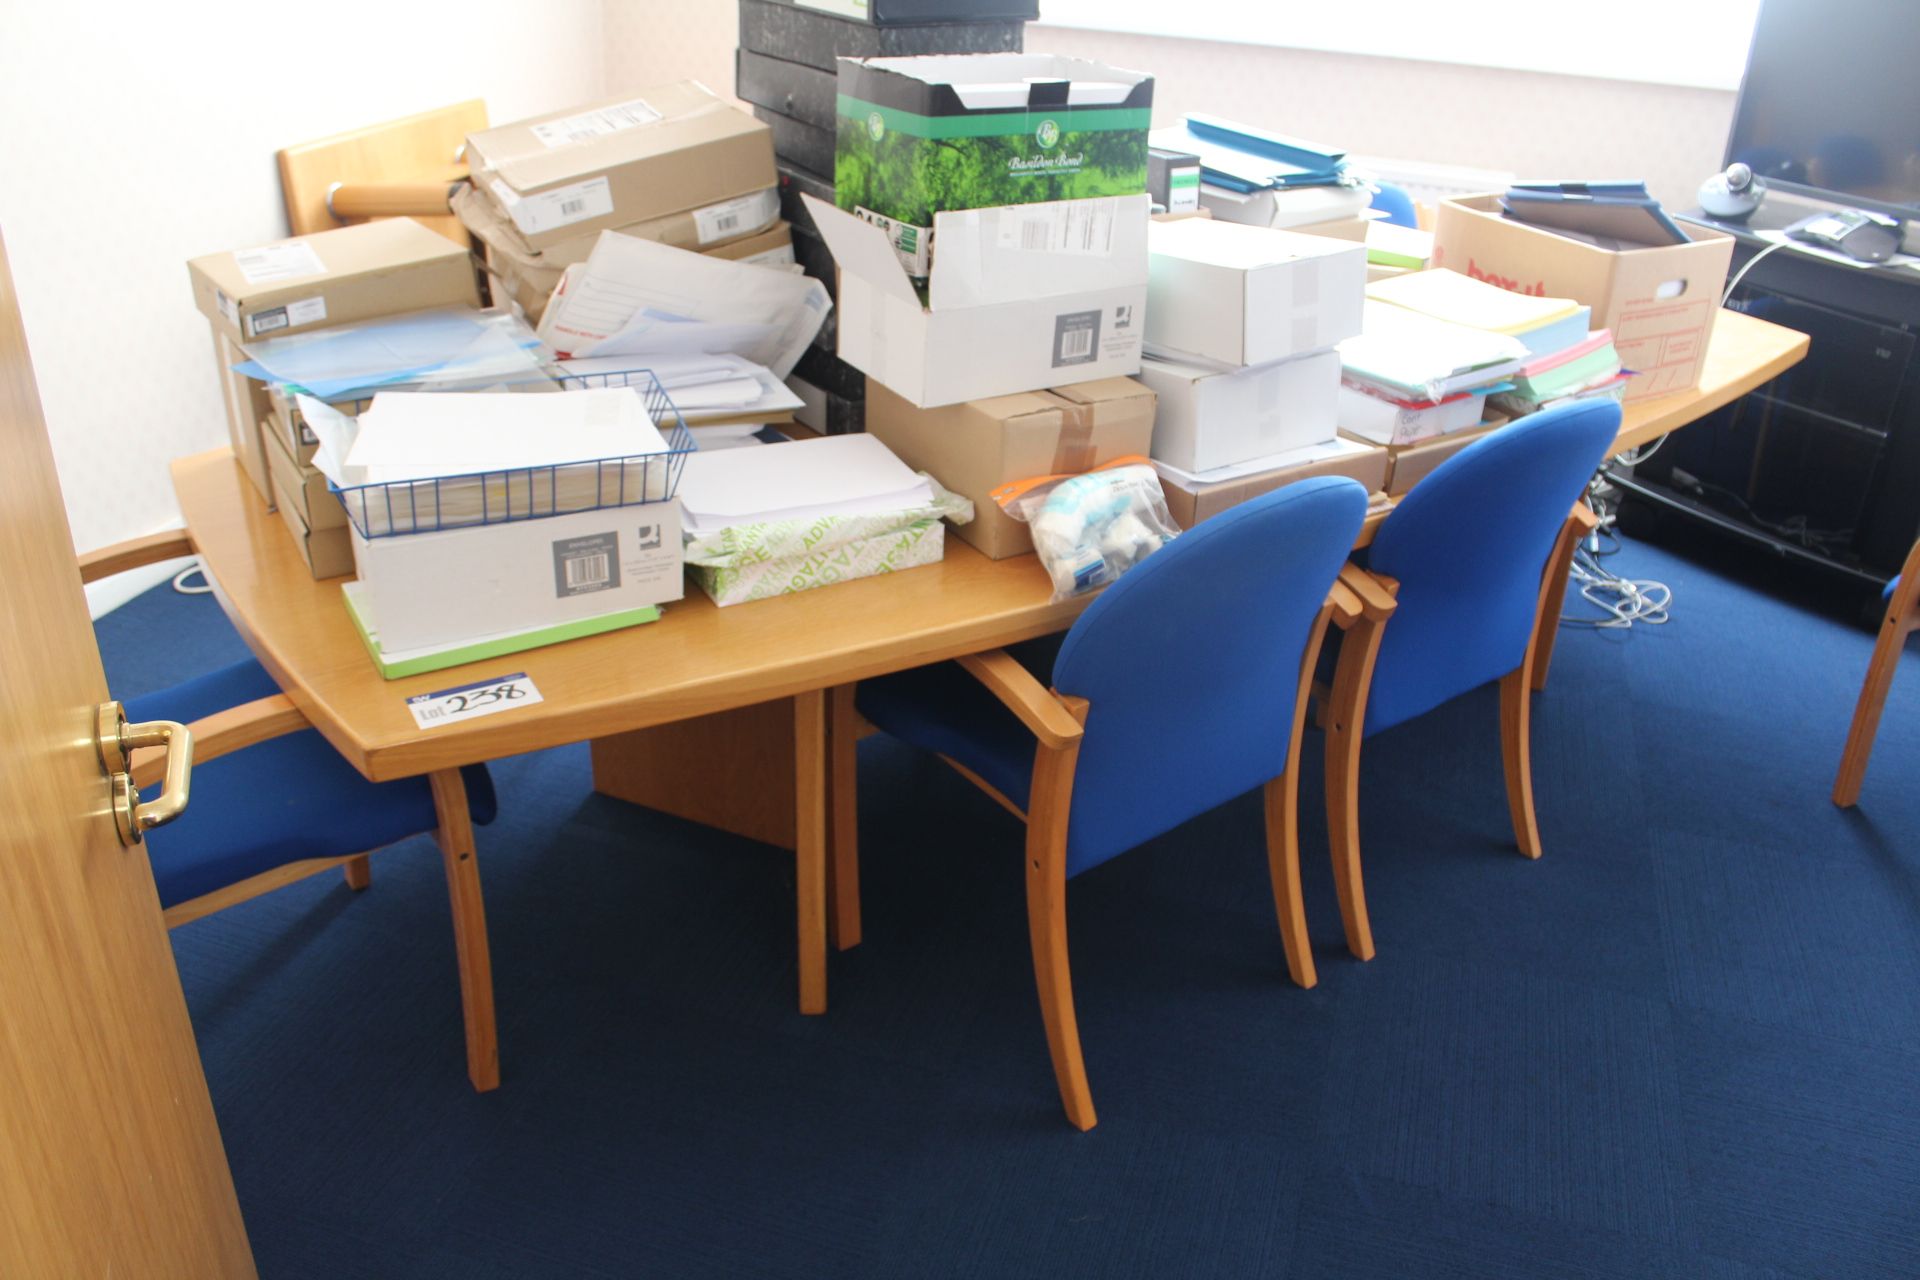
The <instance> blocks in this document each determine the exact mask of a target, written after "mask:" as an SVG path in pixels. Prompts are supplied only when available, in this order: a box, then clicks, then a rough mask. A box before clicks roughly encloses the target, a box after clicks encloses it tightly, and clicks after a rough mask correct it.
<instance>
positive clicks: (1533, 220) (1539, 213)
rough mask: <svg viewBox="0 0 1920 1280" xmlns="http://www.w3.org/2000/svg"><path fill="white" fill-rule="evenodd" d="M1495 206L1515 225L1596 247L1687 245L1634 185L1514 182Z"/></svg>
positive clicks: (1653, 202)
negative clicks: (1548, 232) (1532, 227)
mask: <svg viewBox="0 0 1920 1280" xmlns="http://www.w3.org/2000/svg"><path fill="white" fill-rule="evenodd" d="M1500 206H1501V208H1502V209H1504V210H1505V211H1506V213H1507V216H1508V217H1510V218H1514V219H1516V220H1517V221H1520V222H1526V223H1530V224H1532V225H1534V226H1537V227H1540V228H1542V229H1543V230H1547V231H1555V232H1559V233H1561V234H1566V235H1571V236H1572V237H1573V238H1574V239H1578V240H1584V241H1586V242H1588V243H1590V244H1597V245H1599V246H1601V247H1602V248H1608V249H1636V248H1648V247H1654V246H1660V245H1675V244H1686V243H1688V240H1687V237H1686V234H1685V233H1684V232H1682V231H1681V230H1680V228H1679V227H1677V226H1675V225H1674V222H1673V219H1671V218H1669V217H1668V216H1667V214H1666V211H1665V210H1664V209H1662V208H1661V207H1660V202H1659V201H1658V200H1655V199H1654V198H1653V197H1652V196H1650V195H1648V194H1647V192H1646V188H1645V187H1644V186H1643V185H1641V184H1638V183H1581V182H1563V183H1555V184H1545V183H1541V184H1537V185H1526V184H1520V183H1516V184H1514V185H1513V186H1512V187H1510V188H1509V189H1508V190H1507V194H1506V196H1505V197H1504V198H1503V199H1502V200H1501V202H1500Z"/></svg>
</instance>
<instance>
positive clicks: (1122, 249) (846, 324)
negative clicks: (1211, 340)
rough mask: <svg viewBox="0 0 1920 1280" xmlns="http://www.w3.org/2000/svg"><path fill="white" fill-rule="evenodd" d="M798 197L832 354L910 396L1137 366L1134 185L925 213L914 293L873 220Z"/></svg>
mask: <svg viewBox="0 0 1920 1280" xmlns="http://www.w3.org/2000/svg"><path fill="white" fill-rule="evenodd" d="M802 198H803V199H805V200H806V202H807V208H808V210H809V211H810V212H811V213H812V214H813V219H814V223H815V224H816V225H817V226H818V227H819V229H820V234H821V236H822V237H823V238H824V239H825V240H826V242H827V247H828V248H829V249H831V250H832V251H833V257H834V261H835V263H836V265H837V266H838V267H839V275H840V293H839V306H840V322H839V324H840V327H839V344H840V358H841V359H842V360H845V361H846V362H847V363H848V364H850V365H852V366H853V367H854V368H856V369H859V370H860V371H861V372H863V373H865V374H867V375H868V376H870V377H873V378H875V379H877V380H878V381H880V382H882V383H884V384H885V385H887V386H888V387H890V388H892V389H893V390H894V391H896V392H898V393H899V394H900V395H901V396H903V397H905V398H906V399H907V400H909V401H911V402H912V403H913V404H914V405H916V406H918V407H919V408H922V409H931V408H935V407H937V406H940V405H948V404H959V403H961V402H963V401H967V400H979V399H984V398H985V397H987V396H1003V395H1012V394H1014V393H1016V392H1021V391H1037V390H1040V389H1041V388H1044V387H1057V386H1060V385H1061V384H1063V383H1069V382H1086V381H1090V380H1092V379H1094V378H1108V377H1124V376H1127V375H1129V374H1132V373H1135V372H1137V371H1138V370H1139V368H1140V353H1141V340H1142V336H1143V333H1142V330H1143V323H1144V322H1143V318H1142V317H1143V313H1144V311H1145V309H1146V302H1147V225H1148V218H1147V210H1148V197H1147V196H1145V195H1137V196H1109V197H1103V198H1100V199H1094V200H1062V201H1056V202H1053V203H1048V204H1028V205H1012V206H1008V207H1006V208H993V209H960V210H953V211H950V212H944V213H937V214H935V215H934V243H935V244H936V245H938V246H939V247H938V250H937V251H936V252H935V254H934V260H933V269H932V273H931V275H930V277H929V280H928V286H927V299H926V301H925V302H924V303H923V302H922V301H921V298H920V295H919V293H917V292H916V291H915V289H914V287H913V282H912V280H910V279H909V278H908V276H907V272H906V268H905V267H903V266H902V265H901V263H900V259H899V258H898V257H897V256H896V255H895V254H894V251H893V247H892V245H891V244H889V243H888V241H887V237H886V233H885V232H883V231H881V230H880V228H878V227H876V226H874V225H873V224H871V223H869V222H866V221H865V220H863V219H861V218H859V217H856V216H855V215H853V214H851V213H845V212H842V211H841V210H839V209H836V208H834V207H833V206H831V205H829V204H825V203H823V202H822V201H819V200H815V199H813V198H812V197H811V196H803V197H802ZM1055 224H1057V226H1056V225H1055ZM1030 227H1037V228H1039V230H1038V231H1029V230H1028V228H1030ZM1054 231H1058V232H1059V233H1060V234H1059V235H1057V236H1055V235H1052V234H1051V233H1052V232H1054ZM1038 239H1048V241H1049V243H1050V244H1051V245H1053V246H1056V247H1049V248H1035V249H1029V248H1024V247H1022V246H1023V244H1027V243H1033V242H1035V240H1038ZM1062 244H1067V245H1068V246H1069V247H1057V246H1060V245H1062ZM1363 256H1364V255H1363ZM1355 306H1356V308H1357V306H1358V303H1357V302H1356V304H1355Z"/></svg>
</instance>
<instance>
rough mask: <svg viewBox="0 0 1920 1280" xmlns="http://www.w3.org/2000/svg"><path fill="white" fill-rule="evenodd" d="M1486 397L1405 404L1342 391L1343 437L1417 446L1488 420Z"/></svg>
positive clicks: (1463, 395) (1478, 394)
mask: <svg viewBox="0 0 1920 1280" xmlns="http://www.w3.org/2000/svg"><path fill="white" fill-rule="evenodd" d="M1486 409H1487V393H1486V392H1484V391H1480V392H1474V393H1461V394H1459V395H1454V396H1449V397H1448V398H1447V399H1446V400H1444V401H1442V402H1440V403H1439V404H1420V405H1410V404H1402V403H1400V402H1398V401H1394V400H1387V399H1385V398H1383V397H1380V396H1375V395H1370V394H1368V393H1367V392H1365V391H1361V390H1358V389H1357V388H1354V387H1349V386H1342V387H1341V388H1340V433H1341V434H1342V435H1346V436H1351V437H1353V438H1354V439H1355V440H1366V441H1369V442H1371V443H1373V444H1385V445H1403V444H1418V443H1420V442H1421V441H1422V440H1430V439H1432V438H1433V437H1435V436H1444V435H1451V434H1452V433H1453V432H1456V431H1467V430H1471V429H1472V428H1474V427H1477V426H1479V425H1480V424H1481V422H1482V421H1484V420H1485V418H1486Z"/></svg>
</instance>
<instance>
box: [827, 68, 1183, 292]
mask: <svg viewBox="0 0 1920 1280" xmlns="http://www.w3.org/2000/svg"><path fill="white" fill-rule="evenodd" d="M836 111H837V113H838V117H837V128H836V130H835V140H834V165H833V184H834V196H835V202H836V203H837V204H838V205H839V206H840V208H842V209H846V210H849V211H852V212H855V213H858V214H859V215H860V216H861V217H863V218H866V219H868V220H869V221H871V222H873V223H874V224H875V225H876V226H879V227H880V228H882V229H883V230H884V231H886V232H887V233H888V235H889V238H890V239H891V241H892V243H893V246H894V248H895V250H896V251H897V252H898V253H899V254H900V258H901V261H902V262H903V263H904V264H905V265H906V267H907V270H908V273H909V274H910V275H912V276H913V277H914V278H916V279H919V278H923V277H925V276H926V275H927V274H928V273H929V271H930V270H931V267H932V260H931V254H932V251H933V249H932V244H931V239H932V238H933V237H934V236H935V233H936V227H935V223H934V218H935V216H936V215H937V214H940V213H944V212H949V211H952V210H956V209H983V208H988V207H993V206H1001V205H1016V204H1033V203H1040V202H1049V201H1065V200H1082V199H1088V198H1090V197H1094V196H1130V195H1138V194H1141V193H1144V192H1145V191H1146V189H1147V130H1148V126H1149V124H1150V118H1151V116H1152V114H1153V77H1152V76H1149V75H1144V74H1142V73H1141V72H1138V71H1123V70H1121V69H1119V68H1117V67H1108V66H1104V65H1102V64H1100V63H1097V62H1089V61H1085V60H1083V59H1079V58H1066V57H1060V56H1056V55H1050V54H973V55H944V56H942V55H936V56H932V57H923V58H864V59H863V58H842V59H840V63H839V86H838V97H837V103H836Z"/></svg>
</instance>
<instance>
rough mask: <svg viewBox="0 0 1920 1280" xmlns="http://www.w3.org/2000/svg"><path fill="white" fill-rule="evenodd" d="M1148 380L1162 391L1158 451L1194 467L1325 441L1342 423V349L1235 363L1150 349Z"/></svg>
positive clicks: (1144, 365)
mask: <svg viewBox="0 0 1920 1280" xmlns="http://www.w3.org/2000/svg"><path fill="white" fill-rule="evenodd" d="M1140 381H1142V382H1144V383H1146V384H1147V385H1148V386H1149V387H1152V388H1153V390H1154V393H1155V394H1156V395H1158V396H1159V397H1160V411H1159V415H1158V417H1157V418H1156V419H1155V421H1154V427H1153V456H1154V457H1155V458H1157V459H1158V460H1160V461H1162V462H1167V463H1171V464H1172V465H1174V466H1176V467H1180V468H1182V469H1184V470H1187V471H1212V470H1215V469H1217V468H1219V467H1228V466H1233V465H1235V464H1236V463H1241V462H1247V461H1250V460H1252V459H1254V458H1264V457H1267V456H1268V455H1270V454H1275V453H1281V452H1283V451H1285V450H1288V449H1299V448H1304V447H1306V446H1308V445H1316V444H1325V443H1326V442H1327V441H1329V440H1331V439H1333V437H1334V435H1335V434H1336V433H1337V431H1338V427H1339V416H1340V353H1339V352H1337V351H1315V352H1312V353H1310V354H1308V355H1304V356H1297V357H1295V358H1293V359H1291V360H1280V361H1276V362H1274V363H1272V364H1263V365H1253V366H1251V367H1248V368H1244V369H1231V370H1225V369H1218V368H1213V367H1210V366H1206V365H1200V364H1193V363H1189V362H1185V361H1178V360H1162V359H1159V358H1158V357H1153V356H1149V357H1148V358H1147V359H1145V360H1143V361H1141V362H1140Z"/></svg>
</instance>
